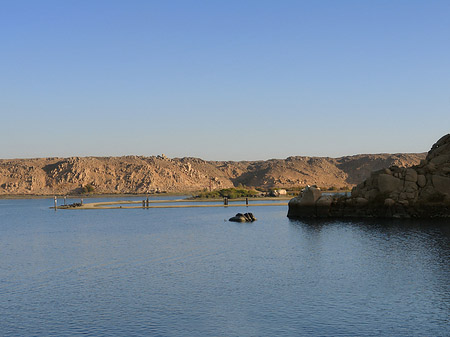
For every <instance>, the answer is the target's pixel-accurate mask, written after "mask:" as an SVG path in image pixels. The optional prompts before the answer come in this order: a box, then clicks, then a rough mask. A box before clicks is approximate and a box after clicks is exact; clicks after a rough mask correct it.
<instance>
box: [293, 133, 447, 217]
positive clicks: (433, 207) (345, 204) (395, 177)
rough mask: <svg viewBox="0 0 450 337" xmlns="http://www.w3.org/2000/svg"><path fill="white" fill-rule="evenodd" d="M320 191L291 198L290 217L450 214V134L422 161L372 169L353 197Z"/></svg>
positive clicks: (442, 215)
mask: <svg viewBox="0 0 450 337" xmlns="http://www.w3.org/2000/svg"><path fill="white" fill-rule="evenodd" d="M319 192H320V191H319ZM319 192H318V191H317V190H315V189H313V188H308V189H305V191H303V192H302V194H301V195H300V196H298V197H296V198H293V199H291V200H290V201H289V211H288V217H292V218H298V217H300V218H301V217H392V218H402V217H405V218H409V217H418V218H430V217H450V134H447V135H445V136H444V137H442V138H441V139H439V140H438V141H437V142H436V143H435V144H434V145H433V146H432V148H431V150H430V151H429V152H428V154H427V157H426V159H425V160H423V161H421V163H420V164H419V165H416V166H412V167H410V168H403V167H398V166H391V167H389V168H388V169H382V170H379V171H375V172H372V174H371V176H370V177H369V178H368V179H366V180H365V181H363V182H362V183H360V184H359V185H357V186H356V187H354V188H353V190H352V193H351V197H336V196H335V197H333V199H332V200H329V198H327V199H325V198H323V197H320V193H319Z"/></svg>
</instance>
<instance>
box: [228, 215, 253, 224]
mask: <svg viewBox="0 0 450 337" xmlns="http://www.w3.org/2000/svg"><path fill="white" fill-rule="evenodd" d="M228 221H233V222H253V221H256V218H255V216H254V215H253V213H245V214H242V213H237V214H236V215H235V216H234V217H232V218H230V219H229V220H228Z"/></svg>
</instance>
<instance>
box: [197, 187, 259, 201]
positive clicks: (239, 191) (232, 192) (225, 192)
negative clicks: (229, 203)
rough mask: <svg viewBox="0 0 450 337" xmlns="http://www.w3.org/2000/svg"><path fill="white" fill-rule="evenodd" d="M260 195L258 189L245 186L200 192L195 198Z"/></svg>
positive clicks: (229, 197)
mask: <svg viewBox="0 0 450 337" xmlns="http://www.w3.org/2000/svg"><path fill="white" fill-rule="evenodd" d="M257 195H258V191H255V190H248V189H244V188H224V189H221V190H215V191H211V192H200V193H198V194H197V195H195V196H194V197H195V198H201V199H219V198H224V197H228V199H237V198H247V197H255V196H257Z"/></svg>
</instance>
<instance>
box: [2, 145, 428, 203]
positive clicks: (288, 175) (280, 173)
mask: <svg viewBox="0 0 450 337" xmlns="http://www.w3.org/2000/svg"><path fill="white" fill-rule="evenodd" d="M425 156H426V154H425V153H411V154H373V155H372V154H370V155H356V156H347V157H340V158H328V157H289V158H287V159H271V160H266V161H240V162H233V161H205V160H202V159H199V158H173V159H170V158H167V157H165V156H164V155H161V156H152V157H142V156H124V157H71V158H37V159H3V160H0V195H22V194H23V195H51V194H73V193H79V192H81V190H82V187H83V186H87V185H91V186H92V187H93V189H94V192H95V193H99V194H103V193H105V194H106V193H108V194H109V193H146V191H151V192H155V191H161V192H163V191H164V192H189V191H195V190H203V189H210V188H211V189H219V188H229V187H233V186H238V185H239V184H242V185H245V186H249V187H255V188H262V189H269V188H274V187H283V188H292V187H299V186H305V185H318V186H321V187H333V186H334V187H336V188H342V187H345V186H348V187H352V186H354V185H356V184H358V183H360V182H362V181H363V180H364V179H366V178H367V177H369V176H370V172H372V171H374V170H379V169H382V168H386V167H389V166H392V165H396V166H399V167H408V166H412V165H416V164H418V163H419V162H420V160H422V159H424V158H425Z"/></svg>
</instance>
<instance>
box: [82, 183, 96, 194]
mask: <svg viewBox="0 0 450 337" xmlns="http://www.w3.org/2000/svg"><path fill="white" fill-rule="evenodd" d="M94 190H95V188H94V186H92V185H91V184H87V185H84V186H83V187H82V188H81V192H82V193H92V192H94Z"/></svg>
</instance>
